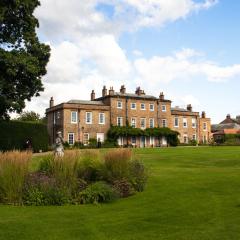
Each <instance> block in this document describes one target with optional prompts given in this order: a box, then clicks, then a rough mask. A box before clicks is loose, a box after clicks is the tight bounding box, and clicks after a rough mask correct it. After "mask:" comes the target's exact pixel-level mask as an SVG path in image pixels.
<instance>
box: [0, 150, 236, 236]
mask: <svg viewBox="0 0 240 240" xmlns="http://www.w3.org/2000/svg"><path fill="white" fill-rule="evenodd" d="M136 154H137V155H138V156H139V158H140V159H143V160H144V162H145V164H146V166H147V167H148V169H149V172H150V178H149V181H148V185H147V188H146V190H145V191H144V192H143V193H139V194H136V195H135V196H133V197H130V198H127V199H121V200H118V201H116V202H114V203H111V204H103V205H97V206H94V205H81V206H64V207H13V206H0V239H4V240H8V239H14V240H15V239H18V240H20V239H34V240H36V239H51V240H52V239H57V240H59V239H83V240H90V239H92V240H98V239H99V240H100V239H101V240H104V239H111V240H117V239H122V240H129V239H133V240H140V239H147V240H150V239H159V240H165V239H172V240H190V239H191V240H192V239H194V240H196V239H198V240H206V239H209V240H215V239H219V240H224V239H229V240H230V239H231V240H232V239H236V240H239V239H240V147H213V148H211V147H201V148H181V147H179V148H168V149H138V150H136Z"/></svg>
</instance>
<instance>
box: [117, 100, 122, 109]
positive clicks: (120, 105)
mask: <svg viewBox="0 0 240 240" xmlns="http://www.w3.org/2000/svg"><path fill="white" fill-rule="evenodd" d="M117 108H118V109H122V108H123V103H122V101H117Z"/></svg>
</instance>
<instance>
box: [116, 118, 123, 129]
mask: <svg viewBox="0 0 240 240" xmlns="http://www.w3.org/2000/svg"><path fill="white" fill-rule="evenodd" d="M119 120H120V121H119ZM119 123H120V124H119ZM117 126H119V127H122V126H123V117H117Z"/></svg>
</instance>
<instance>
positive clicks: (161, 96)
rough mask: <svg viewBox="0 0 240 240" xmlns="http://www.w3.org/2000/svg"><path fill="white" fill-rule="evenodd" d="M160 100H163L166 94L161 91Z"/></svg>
mask: <svg viewBox="0 0 240 240" xmlns="http://www.w3.org/2000/svg"><path fill="white" fill-rule="evenodd" d="M159 98H160V100H161V101H163V100H164V94H163V92H160V96H159Z"/></svg>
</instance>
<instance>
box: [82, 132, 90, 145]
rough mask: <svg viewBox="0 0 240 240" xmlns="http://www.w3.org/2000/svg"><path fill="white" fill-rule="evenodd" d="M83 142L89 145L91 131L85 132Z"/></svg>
mask: <svg viewBox="0 0 240 240" xmlns="http://www.w3.org/2000/svg"><path fill="white" fill-rule="evenodd" d="M83 144H84V145H88V144H89V133H84V134H83Z"/></svg>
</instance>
